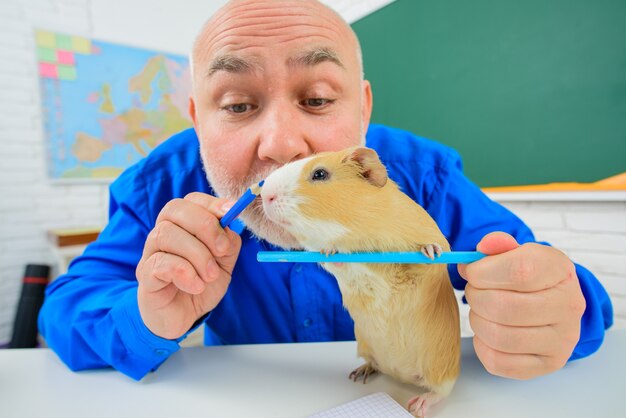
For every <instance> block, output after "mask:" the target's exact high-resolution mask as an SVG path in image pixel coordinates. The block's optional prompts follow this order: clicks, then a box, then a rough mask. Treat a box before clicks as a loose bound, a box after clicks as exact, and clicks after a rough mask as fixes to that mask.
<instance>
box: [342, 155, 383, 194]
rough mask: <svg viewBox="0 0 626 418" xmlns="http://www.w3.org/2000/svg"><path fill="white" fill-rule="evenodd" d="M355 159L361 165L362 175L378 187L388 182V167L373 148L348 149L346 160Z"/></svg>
mask: <svg viewBox="0 0 626 418" xmlns="http://www.w3.org/2000/svg"><path fill="white" fill-rule="evenodd" d="M348 160H350V161H354V162H355V163H356V164H357V165H358V166H359V167H360V173H359V174H361V176H362V177H363V178H364V179H365V180H367V181H368V182H369V183H371V184H372V185H374V186H376V187H383V186H384V185H385V184H386V183H387V178H388V177H387V169H386V168H385V166H384V165H383V163H381V162H380V159H379V158H378V154H377V153H376V151H374V150H373V149H371V148H365V147H355V148H350V149H348V150H347V155H346V157H345V158H344V161H348Z"/></svg>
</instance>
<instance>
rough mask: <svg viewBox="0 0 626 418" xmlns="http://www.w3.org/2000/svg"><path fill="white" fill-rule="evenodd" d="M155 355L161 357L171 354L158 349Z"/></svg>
mask: <svg viewBox="0 0 626 418" xmlns="http://www.w3.org/2000/svg"><path fill="white" fill-rule="evenodd" d="M154 353H155V354H157V355H159V356H166V355H168V354H169V353H170V352H169V351H167V350H164V349H162V348H157V349H156V350H154Z"/></svg>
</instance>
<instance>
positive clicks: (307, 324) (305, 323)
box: [302, 318, 313, 328]
mask: <svg viewBox="0 0 626 418" xmlns="http://www.w3.org/2000/svg"><path fill="white" fill-rule="evenodd" d="M312 323H313V321H312V320H311V319H310V318H307V319H305V320H304V322H303V323H302V325H304V327H305V328H308V327H310V326H311V324H312Z"/></svg>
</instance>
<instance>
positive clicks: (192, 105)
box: [188, 96, 198, 132]
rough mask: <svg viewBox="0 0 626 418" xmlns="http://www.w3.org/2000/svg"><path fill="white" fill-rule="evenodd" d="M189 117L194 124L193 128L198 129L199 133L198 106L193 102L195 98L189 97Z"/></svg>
mask: <svg viewBox="0 0 626 418" xmlns="http://www.w3.org/2000/svg"><path fill="white" fill-rule="evenodd" d="M188 111H189V117H190V118H191V121H192V122H193V127H194V128H195V129H196V132H198V125H197V123H196V104H195V103H194V101H193V96H189V109H188Z"/></svg>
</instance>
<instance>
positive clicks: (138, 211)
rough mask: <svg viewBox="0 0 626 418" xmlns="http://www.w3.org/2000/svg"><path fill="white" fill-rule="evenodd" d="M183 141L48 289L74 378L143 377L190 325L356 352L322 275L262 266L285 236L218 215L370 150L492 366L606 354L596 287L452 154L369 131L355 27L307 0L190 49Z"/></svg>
mask: <svg viewBox="0 0 626 418" xmlns="http://www.w3.org/2000/svg"><path fill="white" fill-rule="evenodd" d="M192 69H193V92H192V96H191V98H190V100H189V113H190V115H191V118H192V120H193V124H194V129H190V130H187V131H184V132H181V133H180V134H178V135H175V136H173V137H172V138H170V139H169V140H168V141H166V142H164V143H163V144H162V145H160V146H159V147H158V148H157V149H155V150H154V151H153V152H152V153H151V154H150V155H149V156H148V157H147V158H145V159H144V160H143V161H141V162H140V163H139V164H137V165H135V166H133V167H131V168H129V169H128V170H127V171H126V172H124V173H123V174H122V175H121V176H120V177H119V179H117V180H116V182H115V183H113V184H112V185H111V189H110V193H111V199H110V206H111V207H110V219H109V223H108V225H107V227H106V228H105V229H104V230H103V232H102V234H101V235H100V237H99V238H98V240H97V241H96V242H95V243H94V244H92V245H90V246H89V247H88V249H87V250H86V251H85V253H84V254H83V255H82V256H81V257H79V258H78V259H77V260H76V261H75V262H74V263H73V264H72V265H71V267H70V269H69V272H68V273H67V274H66V275H64V276H61V277H60V278H58V279H57V280H56V281H54V282H53V283H52V284H51V285H50V286H49V288H48V291H47V298H46V301H45V304H44V306H43V308H42V311H41V315H40V321H39V324H40V329H41V331H42V333H43V335H44V336H45V338H46V340H47V342H48V344H49V345H50V347H52V348H53V349H54V350H55V351H56V352H57V353H58V355H59V356H60V357H61V359H62V360H63V361H64V362H65V363H66V364H67V365H68V366H69V367H70V368H71V369H73V370H80V369H85V368H96V367H107V366H112V367H114V368H116V369H118V370H120V371H121V372H123V373H125V374H127V375H129V376H131V377H133V378H135V379H140V378H142V377H143V376H144V375H146V374H147V373H148V372H150V371H152V370H155V369H156V368H158V366H159V365H160V364H161V363H162V362H163V361H165V360H166V359H167V357H168V356H169V355H170V354H171V353H173V352H175V351H176V350H178V349H179V343H180V342H181V341H182V340H183V339H184V338H185V337H186V336H187V335H188V333H189V332H191V331H192V330H194V329H196V327H198V326H204V327H205V344H207V345H212V344H234V343H238V344H241V343H276V342H297V341H336V340H351V339H354V329H353V322H352V320H351V319H350V317H349V315H348V313H347V312H346V311H345V309H343V307H342V303H341V295H340V293H339V290H338V288H337V284H336V281H335V280H334V278H333V277H331V276H329V275H328V274H327V273H326V272H324V271H323V270H322V269H321V268H319V267H318V266H316V265H308V264H307V265H292V264H279V265H276V264H272V265H263V264H259V263H257V262H256V253H257V251H261V250H272V249H276V248H277V247H275V246H274V245H272V244H270V242H271V243H273V244H276V245H278V246H280V247H283V248H296V245H295V241H294V239H293V237H291V236H289V235H288V234H287V233H286V232H285V231H283V230H281V229H280V228H279V227H278V226H277V225H274V224H272V223H271V222H270V221H269V220H267V219H265V218H264V217H263V216H262V214H261V212H260V211H259V210H254V208H252V209H249V210H247V211H246V212H244V214H243V215H242V217H241V218H242V221H243V223H236V225H234V226H232V227H231V228H226V229H222V228H221V227H220V226H219V219H220V218H221V216H223V214H224V213H225V212H226V211H227V210H228V208H229V207H230V206H231V205H232V204H233V201H234V199H236V198H237V197H238V196H239V195H241V193H242V192H243V191H244V190H245V189H246V188H247V187H248V186H249V185H251V184H253V183H256V182H258V181H260V180H261V179H263V178H265V177H266V176H267V175H268V173H270V172H271V171H272V170H274V169H275V168H277V167H279V166H281V165H283V164H285V163H287V162H290V161H294V160H298V159H301V158H304V157H307V156H309V155H311V154H313V153H317V152H321V151H331V150H340V149H343V148H346V147H349V146H353V145H357V144H366V145H367V146H369V147H372V148H374V149H376V150H377V151H378V153H379V154H380V156H381V159H382V161H383V162H385V164H386V166H387V168H388V171H389V176H390V177H391V178H392V179H393V180H394V181H396V182H397V183H398V184H399V185H400V187H401V188H402V190H404V191H405V192H406V193H407V194H408V195H409V196H410V197H411V198H413V199H414V200H415V201H416V202H418V203H419V204H420V205H422V206H423V207H424V208H425V209H426V210H427V211H428V212H429V213H430V214H431V216H432V217H433V218H434V219H435V220H436V221H437V223H438V224H439V226H440V228H441V230H442V231H443V233H444V234H445V235H446V237H447V238H448V240H449V242H450V243H451V245H452V247H453V248H454V249H455V250H475V249H476V248H478V250H479V251H482V252H485V253H487V254H489V255H490V256H489V257H486V258H485V259H483V260H482V261H479V262H476V263H473V264H471V265H466V266H458V269H457V266H450V268H449V271H450V275H451V279H452V282H453V284H454V285H455V287H456V288H458V289H465V296H466V298H467V301H468V303H469V305H470V307H471V311H470V322H471V326H472V329H473V330H474V332H475V337H474V346H475V348H476V353H477V355H478V357H479V358H480V360H481V361H482V362H483V364H484V365H485V367H486V369H487V370H488V371H489V372H491V373H493V374H496V375H500V376H506V377H511V378H517V379H528V378H532V377H535V376H540V375H544V374H546V373H550V372H553V371H555V370H557V369H559V368H561V367H563V365H565V364H566V362H567V361H568V360H571V359H576V358H580V357H584V356H587V355H589V354H590V353H592V352H594V351H595V350H596V349H597V348H598V347H599V346H600V344H601V342H602V338H603V335H604V330H605V329H606V328H608V327H609V326H610V325H611V323H612V308H611V303H610V300H609V298H608V296H607V294H606V292H605V290H604V289H603V288H602V286H601V285H600V284H599V282H598V281H597V279H596V278H595V277H594V276H593V275H592V274H591V273H590V272H589V271H587V270H586V269H584V268H583V267H581V266H579V265H575V264H574V263H572V261H570V260H569V259H568V258H567V257H566V256H565V255H564V254H563V253H562V252H560V251H558V250H556V249H554V248H552V247H550V246H548V245H545V244H539V243H536V242H535V238H534V236H533V234H532V232H531V231H530V229H529V228H528V227H527V226H526V225H525V224H524V223H523V222H521V221H520V220H519V219H518V218H517V217H516V216H515V215H513V214H512V213H510V212H509V211H508V210H506V209H505V208H503V207H502V206H500V205H498V204H497V203H494V202H492V201H491V200H490V199H488V198H487V197H486V196H485V195H484V194H483V193H482V192H481V191H480V189H479V188H478V187H476V186H475V185H474V184H472V183H471V182H470V181H469V180H468V179H467V178H466V177H465V176H464V175H463V173H462V169H461V161H460V157H459V156H458V154H457V153H456V152H455V151H454V150H451V149H450V148H447V147H445V146H443V145H441V144H437V143H435V142H432V141H429V140H427V139H424V138H420V137H417V136H415V135H413V134H410V133H408V132H403V131H400V130H397V129H392V128H388V127H384V126H380V125H370V124H369V120H370V115H371V111H372V91H371V88H370V85H369V83H368V82H367V81H365V80H364V79H363V70H362V63H361V56H360V48H359V44H358V41H357V39H356V36H355V34H354V33H353V31H352V30H351V28H350V27H349V26H348V25H347V24H346V23H345V22H344V21H343V20H342V19H341V18H340V17H339V16H338V15H337V14H336V13H334V12H333V11H332V10H330V9H328V8H327V7H325V6H323V5H322V4H320V3H318V2H317V1H313V0H310V1H252V0H247V1H233V2H230V3H228V4H227V5H226V6H224V7H223V8H222V9H220V10H219V11H218V12H217V13H216V14H215V15H214V16H213V17H212V18H211V19H210V20H209V21H208V22H207V23H206V24H205V25H204V27H203V28H202V30H201V32H200V34H199V35H198V37H197V39H196V41H195V43H194V46H193V51H192Z"/></svg>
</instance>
